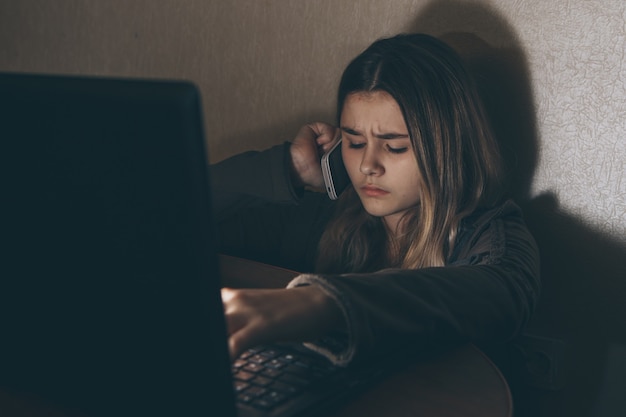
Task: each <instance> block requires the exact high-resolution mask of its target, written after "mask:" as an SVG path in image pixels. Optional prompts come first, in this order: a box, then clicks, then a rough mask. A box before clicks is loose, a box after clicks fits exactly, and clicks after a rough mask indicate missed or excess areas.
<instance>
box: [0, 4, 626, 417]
mask: <svg viewBox="0 0 626 417" xmlns="http://www.w3.org/2000/svg"><path fill="white" fill-rule="evenodd" d="M404 31H424V32H428V33H432V34H436V35H444V34H445V35H446V39H448V40H449V41H450V42H451V43H452V44H453V45H455V46H456V47H457V48H458V49H459V51H461V52H462V53H463V54H464V55H466V56H467V58H468V59H469V61H470V63H471V64H472V68H473V69H474V71H476V74H477V77H478V79H479V84H480V86H481V91H482V92H483V94H484V97H485V101H486V103H487V107H488V109H489V112H490V114H491V117H492V119H493V122H494V126H495V128H496V131H497V133H498V134H499V136H500V138H501V140H502V142H503V148H504V150H505V155H506V157H507V161H508V164H509V167H510V169H511V172H512V173H513V174H514V176H515V179H516V181H515V183H514V187H515V194H516V195H517V196H518V197H519V199H520V201H521V202H522V203H523V204H524V206H525V208H526V210H527V213H528V217H529V222H530V225H531V227H532V228H533V231H534V233H535V235H536V237H537V240H538V241H539V243H540V245H541V248H542V256H543V263H544V283H545V288H544V301H543V303H542V304H541V305H540V306H539V308H538V314H537V319H536V321H535V323H534V324H533V327H534V328H535V330H536V331H541V332H543V333H545V334H549V335H552V336H557V337H559V338H561V339H563V340H565V341H566V342H567V343H568V346H569V347H570V350H569V351H570V354H571V357H570V358H569V359H563V361H564V362H565V363H564V364H561V363H559V367H562V368H570V370H571V375H570V376H571V377H572V378H573V379H572V380H574V381H576V382H575V383H572V386H571V387H569V388H568V389H567V390H566V391H564V393H555V394H554V395H553V397H551V398H550V399H549V401H553V402H554V404H557V405H553V406H552V407H553V408H552V411H555V410H558V412H557V411H555V412H554V413H553V415H570V416H574V415H577V416H578V415H581V416H582V415H592V414H594V413H595V415H611V413H610V411H607V410H610V409H611V407H613V409H615V407H617V406H615V404H617V402H618V401H623V400H616V398H617V397H619V398H622V397H623V395H621V394H620V395H618V396H615V395H613V394H612V393H613V392H614V391H615V387H616V386H617V387H618V390H617V392H623V391H624V389H626V388H624V383H623V380H624V379H626V377H625V376H626V369H624V365H623V364H624V363H626V360H625V357H626V354H624V352H626V350H625V349H624V346H626V328H624V325H623V323H624V320H625V319H626V303H625V302H624V300H626V266H625V265H626V264H625V262H626V175H625V171H626V61H625V55H626V39H625V37H626V2H624V1H623V0H560V1H556V0H555V1H545V0H484V1H480V0H476V1H468V0H465V1H463V0H433V1H428V0H359V1H348V0H295V1H292V0H272V1H271V0H228V1H204V0H160V1H153V0H133V1H127V0H107V1H90V2H88V1H83V0H56V1H54V2H43V1H39V0H0V70H5V71H7V70H8V71H25V72H52V73H65V74H68V73H69V74H96V75H121V76H138V77H151V78H154V77H157V78H163V77H166V78H186V79H191V80H193V81H195V82H196V83H197V84H198V85H199V86H200V88H201V90H202V94H203V101H204V105H205V116H206V117H205V119H206V126H207V140H208V143H209V148H210V149H209V150H210V155H211V159H212V160H213V161H216V160H220V159H222V158H224V157H226V156H229V155H231V154H233V153H235V152H239V151H242V150H245V149H251V148H257V149H258V148H264V147H267V146H269V145H271V144H274V143H277V142H280V141H283V140H285V139H289V138H291V136H292V135H293V134H294V133H295V132H296V130H297V128H298V127H299V126H300V125H301V124H303V123H305V122H308V121H311V120H317V119H320V120H327V121H332V120H333V113H334V95H335V89H336V85H337V82H338V78H339V75H340V72H341V70H342V69H343V67H344V66H345V65H346V63H347V62H348V60H349V59H350V58H352V57H353V56H354V55H356V54H357V53H358V52H360V51H361V50H362V49H363V48H364V47H365V46H367V45H368V44H369V43H370V42H372V41H373V40H374V39H376V38H378V37H380V36H385V35H390V34H393V33H397V32H404ZM451 32H452V33H451ZM476 36H477V37H476ZM620 352H621V353H620ZM582 358H584V359H582ZM620 364H621V365H620ZM620 366H621V368H620ZM607 369H610V370H611V373H607V371H606V370H607ZM611 378H612V379H611ZM620 378H621V381H622V385H619V383H618V384H617V385H616V384H615V383H612V382H611V381H615V380H619V379H620ZM602 387H605V388H602ZM606 387H610V388H606ZM620 389H621V390H620ZM546 401H548V400H546ZM559 402H563V403H566V404H568V405H566V406H563V405H562V404H560V403H559ZM606 404H609V406H607V405H606ZM611 404H612V405H611ZM621 404H623V402H622V403H621ZM603 407H604V408H603ZM607 407H608V408H607ZM621 410H622V411H624V410H626V405H625V406H624V408H622V409H621ZM549 414H550V413H547V414H546V415H549ZM534 415H539V414H534ZM621 415H626V411H625V412H624V413H622V414H621Z"/></svg>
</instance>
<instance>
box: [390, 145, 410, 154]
mask: <svg viewBox="0 0 626 417" xmlns="http://www.w3.org/2000/svg"><path fill="white" fill-rule="evenodd" d="M387 150H388V151H389V152H391V153H397V154H398V153H405V152H406V151H408V150H409V148H408V147H407V146H405V147H401V148H394V147H391V146H389V145H387Z"/></svg>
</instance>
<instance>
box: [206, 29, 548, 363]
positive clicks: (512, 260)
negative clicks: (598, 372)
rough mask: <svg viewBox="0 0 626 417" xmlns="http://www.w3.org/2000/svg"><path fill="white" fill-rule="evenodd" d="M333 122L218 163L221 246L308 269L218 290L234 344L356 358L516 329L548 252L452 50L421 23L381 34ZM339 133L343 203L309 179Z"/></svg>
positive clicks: (488, 338) (347, 79)
mask: <svg viewBox="0 0 626 417" xmlns="http://www.w3.org/2000/svg"><path fill="white" fill-rule="evenodd" d="M337 123H338V127H334V126H331V125H328V124H325V123H312V124H309V125H307V126H304V127H303V128H302V129H301V130H300V131H299V132H298V135H297V136H296V138H295V139H294V140H293V142H292V143H285V144H282V145H278V146H275V147H273V148H271V149H269V150H266V151H264V152H248V153H244V154H241V155H238V156H235V157H233V158H230V159H228V160H225V161H223V162H221V163H219V164H216V165H215V166H213V168H212V179H213V182H214V191H215V197H214V198H215V205H216V210H217V215H218V222H219V226H220V230H221V234H220V236H221V249H222V251H223V252H224V253H227V254H231V255H235V256H240V257H246V258H250V259H255V260H259V261H263V262H266V263H270V264H274V265H281V266H284V267H287V268H291V269H295V270H298V271H307V272H308V273H305V274H302V275H300V276H298V277H296V278H295V279H294V280H293V281H292V282H290V283H289V285H288V286H287V288H285V289H278V290H275V289H273V290H269V289H268V290H258V289H257V290H252V289H250V290H233V289H227V288H225V289H223V291H222V297H223V301H224V307H225V314H226V321H227V327H228V331H229V335H230V336H229V348H230V352H231V355H232V356H233V357H236V356H237V355H238V354H240V353H241V352H242V351H243V350H245V349H246V348H249V347H252V346H255V345H257V344H263V343H267V342H272V341H287V340H290V341H303V342H305V345H306V346H308V347H310V348H311V349H314V350H316V351H318V352H320V353H322V354H324V355H325V356H327V357H328V358H329V359H331V360H332V361H333V362H335V363H337V364H342V365H346V364H348V363H350V362H351V361H353V360H355V359H356V358H364V357H368V356H370V355H373V354H376V353H382V352H384V351H386V350H388V349H391V348H397V347H398V346H402V347H404V348H409V349H414V350H415V351H419V350H422V349H426V348H433V347H438V346H442V345H447V344H451V343H460V342H467V341H471V342H474V343H476V344H479V345H484V344H486V343H494V342H499V341H506V340H508V339H510V338H512V337H513V336H515V335H516V334H517V333H518V332H519V331H520V329H522V328H523V326H524V324H525V323H526V322H527V321H528V319H529V317H530V315H531V312H532V310H533V307H534V304H535V302H536V300H537V296H538V292H539V287H540V284H539V277H538V275H539V273H538V262H539V261H538V251H537V248H536V245H535V242H534V240H533V238H532V236H531V235H530V233H529V232H528V230H527V228H526V226H525V224H524V221H523V219H522V214H521V212H520V210H519V208H518V207H517V206H516V205H515V204H514V203H513V202H512V201H510V200H507V199H506V198H505V195H504V194H505V193H504V191H505V186H504V181H503V178H502V170H501V162H500V156H499V153H498V150H497V143H496V141H495V140H494V138H493V137H492V134H491V131H490V129H489V126H488V123H487V120H486V117H485V114H484V111H483V109H482V106H481V103H480V100H479V97H478V95H477V92H476V89H475V87H474V84H473V82H472V80H471V78H470V76H469V75H468V72H467V70H466V69H465V68H464V66H463V65H462V63H461V61H460V59H459V57H458V56H457V54H456V53H455V52H454V51H453V50H452V49H451V48H450V47H449V46H447V45H446V44H444V43H443V42H441V41H439V40H437V39H435V38H433V37H431V36H428V35H423V34H411V35H398V36H395V37H393V38H389V39H382V40H379V41H376V42H374V43H373V44H372V45H371V46H370V47H369V48H367V49H366V50H365V51H364V52H363V53H361V54H360V55H359V56H357V57H356V58H355V59H354V60H353V61H352V62H351V63H350V64H349V65H348V67H347V68H346V70H345V72H344V74H343V76H342V79H341V82H340V86H339V93H338V98H337ZM339 138H341V140H342V144H341V146H342V154H343V161H344V164H345V166H346V170H347V172H348V174H349V177H350V180H351V186H350V187H349V188H348V189H347V190H346V191H345V192H344V193H343V194H342V195H341V196H340V199H339V200H338V201H337V202H334V201H331V200H329V199H328V198H327V197H326V195H325V194H322V193H319V192H314V191H311V189H316V188H323V177H322V172H321V169H320V154H321V153H322V152H325V151H327V150H328V149H329V148H330V147H331V146H332V144H334V142H335V141H336V140H339Z"/></svg>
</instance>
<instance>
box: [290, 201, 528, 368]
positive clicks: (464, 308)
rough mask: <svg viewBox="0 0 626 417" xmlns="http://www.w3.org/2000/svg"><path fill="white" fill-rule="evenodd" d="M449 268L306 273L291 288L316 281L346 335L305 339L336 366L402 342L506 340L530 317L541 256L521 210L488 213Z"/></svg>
mask: <svg viewBox="0 0 626 417" xmlns="http://www.w3.org/2000/svg"><path fill="white" fill-rule="evenodd" d="M475 224H477V225H478V226H477V227H476V228H475V229H474V230H472V231H471V232H470V233H469V234H468V235H467V239H466V243H465V244H464V245H463V247H462V248H461V253H460V256H459V258H458V259H457V260H456V261H455V262H453V263H451V264H450V265H447V266H444V267H436V268H424V269H417V270H400V269H387V270H382V271H378V272H376V273H371V274H343V275H336V276H329V275H312V274H307V275H301V276H299V277H296V278H295V279H294V280H293V281H292V282H291V283H290V284H289V286H290V287H293V286H299V285H318V286H320V287H321V288H322V289H323V290H324V291H325V292H326V293H327V294H329V295H330V296H331V297H333V298H334V299H335V300H336V301H337V303H338V304H339V306H340V308H341V310H342V312H343V315H344V318H345V322H346V323H347V327H346V334H344V335H342V337H334V338H329V339H327V340H321V341H316V342H315V343H308V344H307V346H308V347H310V348H312V349H314V350H317V351H318V352H320V353H322V354H324V355H326V356H327V357H329V358H330V359H331V360H332V361H334V362H335V363H337V364H343V365H345V364H347V363H349V362H351V361H352V360H354V359H357V358H362V357H367V356H369V355H371V354H374V353H380V352H384V351H386V350H389V349H397V348H398V347H402V348H404V349H408V350H421V349H429V348H433V347H436V346H442V345H445V344H447V343H458V342H462V341H471V342H473V343H476V344H479V345H480V344H483V343H493V342H498V341H506V340H509V339H511V338H512V337H514V336H515V335H516V334H517V333H518V332H519V331H520V330H521V329H522V328H523V327H524V325H525V324H526V322H527V321H528V320H529V318H530V316H531V314H532V311H533V309H534V305H535V302H536V300H537V297H538V295H539V290H540V283H539V255H538V249H537V247H536V244H535V242H534V239H533V238H532V236H531V235H530V233H529V231H528V230H527V228H526V226H525V224H524V221H523V219H522V215H521V212H520V210H519V208H518V207H517V206H516V205H515V204H514V203H512V202H511V203H506V204H504V205H503V206H501V207H500V208H499V209H497V210H495V211H492V212H490V213H488V214H487V215H485V216H483V217H482V218H481V219H480V220H479V221H477V222H476V223H475Z"/></svg>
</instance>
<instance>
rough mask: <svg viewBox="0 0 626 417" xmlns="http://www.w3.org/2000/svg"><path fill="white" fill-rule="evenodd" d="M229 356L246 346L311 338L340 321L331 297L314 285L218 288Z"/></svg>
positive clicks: (236, 355)
mask: <svg viewBox="0 0 626 417" xmlns="http://www.w3.org/2000/svg"><path fill="white" fill-rule="evenodd" d="M222 300H223V302H224V312H225V316H226V328H227V330H228V336H229V337H228V349H229V351H230V356H231V358H232V359H235V358H237V357H238V356H239V355H240V354H241V353H242V352H243V351H245V350H246V349H248V348H251V347H254V346H258V345H262V344H264V343H270V342H279V341H283V342H285V341H307V340H315V339H317V338H319V337H320V336H322V335H324V334H326V333H327V332H328V331H330V330H331V329H333V328H334V327H336V326H337V323H341V322H343V320H342V316H341V312H340V310H339V307H338V306H337V304H336V303H335V301H334V300H333V299H332V298H330V297H329V296H328V295H326V294H325V293H324V292H323V291H322V290H321V289H319V288H317V287H315V286H305V287H296V288H290V289H240V290H239V289H237V290H235V289H230V288H223V289H222Z"/></svg>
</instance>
